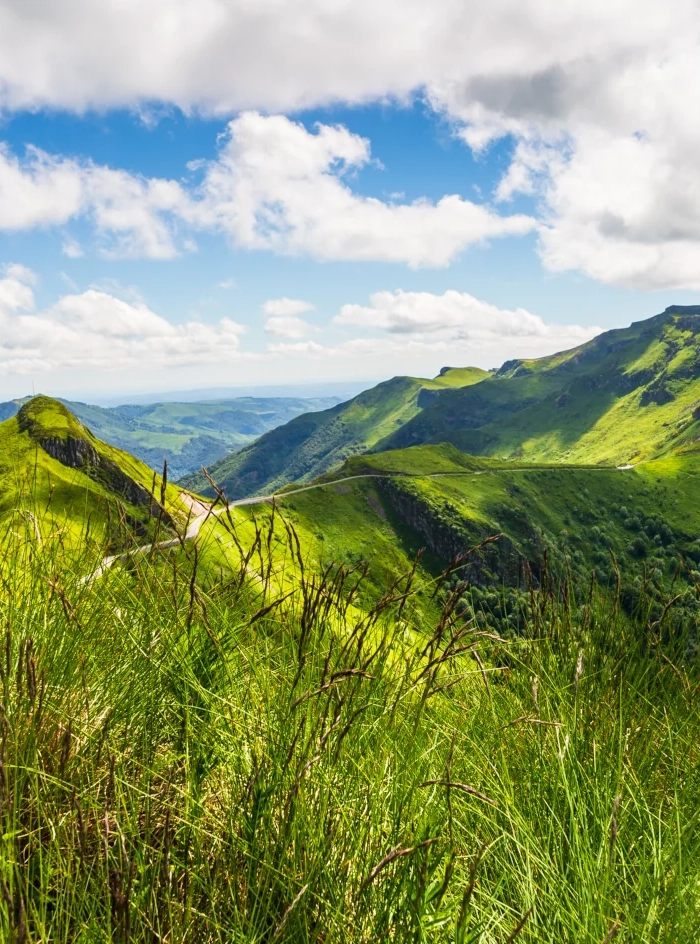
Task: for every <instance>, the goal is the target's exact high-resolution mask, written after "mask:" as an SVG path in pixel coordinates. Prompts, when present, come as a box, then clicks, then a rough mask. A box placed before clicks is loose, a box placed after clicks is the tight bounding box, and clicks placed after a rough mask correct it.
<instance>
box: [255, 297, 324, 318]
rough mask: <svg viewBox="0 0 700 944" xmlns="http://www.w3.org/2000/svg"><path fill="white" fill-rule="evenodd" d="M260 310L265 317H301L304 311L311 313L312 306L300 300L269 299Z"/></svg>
mask: <svg viewBox="0 0 700 944" xmlns="http://www.w3.org/2000/svg"><path fill="white" fill-rule="evenodd" d="M262 310H263V312H264V313H265V314H266V315H302V314H303V313H304V312H305V311H313V310H314V306H313V305H312V304H311V302H305V301H303V300H302V299H301V298H270V299H269V300H268V301H266V302H265V303H264V305H263V306H262Z"/></svg>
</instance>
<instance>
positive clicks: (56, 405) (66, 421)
mask: <svg viewBox="0 0 700 944" xmlns="http://www.w3.org/2000/svg"><path fill="white" fill-rule="evenodd" d="M17 422H18V424H19V428H20V431H21V432H27V433H29V435H30V437H31V438H32V439H36V440H41V439H69V438H70V439H75V438H78V439H88V438H90V437H91V434H90V432H89V431H88V429H87V428H86V427H85V426H83V424H82V423H81V422H80V420H79V419H78V418H77V417H76V416H74V415H73V414H72V413H71V411H70V410H69V409H68V407H67V406H65V405H64V404H63V403H61V402H60V401H59V400H54V399H52V398H51V397H47V396H44V395H43V394H39V395H38V396H36V397H32V399H31V400H28V401H27V402H26V403H25V404H24V405H23V406H22V407H20V409H19V411H18V413H17Z"/></svg>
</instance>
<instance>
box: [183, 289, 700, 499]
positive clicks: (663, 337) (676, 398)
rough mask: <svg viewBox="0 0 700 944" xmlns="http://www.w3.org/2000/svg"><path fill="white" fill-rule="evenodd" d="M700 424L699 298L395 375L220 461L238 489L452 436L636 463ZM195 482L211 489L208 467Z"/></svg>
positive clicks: (679, 442)
mask: <svg viewBox="0 0 700 944" xmlns="http://www.w3.org/2000/svg"><path fill="white" fill-rule="evenodd" d="M699 436H700V307H698V306H671V307H669V308H667V309H666V311H664V312H662V313H661V314H659V315H656V316H655V317H653V318H649V319H647V320H645V321H640V322H636V323H635V324H632V325H631V326H630V327H629V328H622V329H616V330H613V331H606V332H605V333H603V334H601V335H599V336H598V337H596V338H595V339H593V340H592V341H589V342H588V343H586V344H583V345H581V346H579V347H577V348H573V349H572V350H569V351H564V352H561V353H558V354H554V355H551V356H549V357H543V358H538V359H533V360H513V361H508V362H506V363H505V364H504V365H503V366H502V367H501V368H500V369H499V370H498V371H494V372H491V373H486V372H484V371H478V370H475V369H468V368H466V369H461V370H460V369H455V370H448V371H446V372H445V373H444V375H442V376H440V377H437V378H435V379H434V380H418V379H415V378H409V377H395V378H394V379H393V380H389V381H386V382H385V383H383V384H379V385H378V386H377V387H374V388H373V389H372V390H367V391H365V392H363V393H361V394H360V395H359V396H357V397H355V398H354V399H353V400H350V401H349V402H348V403H344V404H340V405H338V406H336V407H334V408H332V409H330V410H326V411H324V412H321V413H317V414H313V415H311V416H308V415H307V416H301V417H298V418H297V419H295V420H292V421H291V422H290V423H288V424H286V425H284V426H280V427H279V428H277V429H275V430H272V431H271V432H269V433H267V434H265V435H264V436H262V437H261V438H260V439H258V440H256V441H255V442H254V443H252V444H251V445H249V446H247V447H246V448H244V449H243V450H241V451H240V452H238V453H236V454H234V455H230V456H227V457H226V458H224V459H222V460H220V461H219V462H217V463H215V464H214V465H213V466H212V467H211V468H210V472H211V474H212V476H213V477H214V479H215V480H216V481H217V482H218V483H219V484H220V485H221V486H222V487H223V488H224V489H225V491H226V494H227V495H228V497H229V498H238V497H242V496H246V495H251V494H255V493H261V492H265V491H270V490H274V489H277V488H280V487H281V486H283V485H284V484H286V483H287V482H290V481H308V480H310V479H312V478H314V477H315V476H317V475H319V474H321V473H323V472H326V471H328V470H330V469H333V468H334V467H337V466H338V465H340V464H341V463H342V461H344V460H345V459H346V458H348V457H349V456H351V455H354V454H358V453H362V452H368V451H372V452H382V451H385V450H388V449H401V448H405V447H407V446H413V445H420V444H431V443H432V444H434V443H451V444H453V445H455V446H457V447H458V448H459V449H460V450H462V451H463V452H467V453H471V454H473V455H483V456H493V457H496V458H505V459H521V460H522V459H524V460H532V461H549V462H566V463H608V464H621V463H637V462H639V461H640V460H643V459H650V458H653V457H657V456H661V455H664V454H666V453H668V452H670V451H672V450H674V449H676V448H678V447H682V446H684V445H687V444H692V443H693V442H695V441H696V440H697V439H698V437H699ZM189 484H190V485H191V486H192V487H193V488H195V489H197V490H200V491H205V492H206V488H207V483H206V481H205V480H204V478H203V477H202V476H197V475H195V476H193V477H192V478H191V479H190V480H189Z"/></svg>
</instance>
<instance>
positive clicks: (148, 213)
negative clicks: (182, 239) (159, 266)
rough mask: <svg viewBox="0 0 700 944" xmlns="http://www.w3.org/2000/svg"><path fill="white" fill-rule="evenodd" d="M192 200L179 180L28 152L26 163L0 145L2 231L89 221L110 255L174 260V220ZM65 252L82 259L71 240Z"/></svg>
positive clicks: (66, 245) (39, 152)
mask: <svg viewBox="0 0 700 944" xmlns="http://www.w3.org/2000/svg"><path fill="white" fill-rule="evenodd" d="M188 202H189V198H188V196H187V194H186V193H185V191H184V190H183V188H182V187H181V186H180V184H178V183H177V182H175V181H171V180H160V179H147V178H144V177H140V176H138V175H136V174H131V173H127V172H126V171H122V170H114V169H112V168H109V167H102V166H99V165H95V164H94V163H92V162H91V161H83V162H82V163H81V162H78V161H75V160H68V159H65V158H62V157H60V156H53V155H50V154H46V153H44V152H43V151H39V150H38V149H36V148H33V147H30V148H28V149H27V151H26V154H25V155H24V156H23V157H22V158H20V157H18V156H17V155H15V154H12V153H11V152H10V151H9V149H8V148H7V147H6V146H5V145H2V144H0V230H10V231H12V230H14V231H18V230H27V229H31V228H34V227H40V226H56V225H62V224H66V223H68V222H70V221H71V220H72V219H75V218H77V217H81V216H82V217H86V218H87V219H89V220H90V221H91V222H92V223H93V225H94V226H95V229H96V232H97V239H98V243H99V246H100V249H101V252H102V254H103V255H104V256H108V257H110V256H120V257H141V258H149V259H170V258H172V257H174V256H175V255H177V254H178V251H179V248H178V241H177V236H176V220H178V219H179V218H181V217H182V216H183V215H184V216H187V207H188ZM63 252H64V254H65V255H67V256H68V257H69V258H77V257H78V256H80V255H81V253H82V249H81V247H80V245H79V244H78V243H77V242H76V241H75V240H74V239H72V238H71V237H70V236H67V237H66V238H65V239H64V244H63Z"/></svg>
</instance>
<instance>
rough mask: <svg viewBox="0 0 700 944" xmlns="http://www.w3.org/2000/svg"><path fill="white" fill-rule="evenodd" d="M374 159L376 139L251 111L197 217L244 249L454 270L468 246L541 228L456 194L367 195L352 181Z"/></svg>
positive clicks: (213, 167)
mask: <svg viewBox="0 0 700 944" xmlns="http://www.w3.org/2000/svg"><path fill="white" fill-rule="evenodd" d="M369 160H370V143H369V141H367V140H366V139H365V138H362V137H360V136H359V135H356V134H352V133H351V132H350V131H348V129H347V128H344V127H342V126H329V125H318V126H317V127H316V130H315V132H309V131H307V130H306V128H304V126H303V125H302V124H300V123H297V122H294V121H291V120H290V119H289V118H286V117H284V116H281V115H275V116H264V115H261V114H259V113H257V112H246V113H244V114H242V115H240V116H239V117H238V118H236V119H235V120H234V121H232V122H230V123H229V126H228V131H227V135H226V138H225V143H224V145H223V147H222V149H221V152H220V154H219V156H218V157H217V159H216V160H215V161H212V162H211V163H209V164H208V165H206V171H205V176H204V180H203V182H202V184H201V188H200V190H199V193H198V200H197V203H196V205H192V206H190V209H189V212H190V214H191V217H192V220H193V221H194V222H195V223H196V224H198V225H200V226H205V227H213V228H217V229H220V230H221V231H222V232H224V233H226V234H228V235H229V236H230V238H231V239H232V240H233V241H234V243H235V244H236V245H238V246H242V247H244V248H249V249H268V250H273V251H277V252H281V253H289V254H304V255H310V256H313V257H315V258H318V259H358V260H382V261H387V262H407V263H408V264H409V265H410V266H413V267H418V266H445V265H448V264H449V263H450V262H451V261H452V260H453V259H454V258H455V256H456V255H457V254H458V253H460V252H461V251H462V250H464V249H465V248H466V247H467V246H469V245H472V244H474V243H479V242H483V241H484V240H486V239H489V238H491V237H498V236H506V235H520V234H523V233H526V232H529V231H530V230H531V229H532V228H533V227H534V225H535V224H534V220H532V219H530V218H529V217H527V216H523V215H520V214H516V215H507V216H502V215H499V214H498V213H495V212H494V211H493V210H491V209H490V208H488V207H486V206H484V205H481V204H477V203H472V202H471V201H469V200H463V199H462V198H461V197H459V196H457V195H447V196H444V197H442V199H440V200H439V201H438V202H437V203H432V202H431V201H429V200H426V199H423V200H417V201H415V202H413V203H403V204H401V203H396V202H391V203H384V202H383V201H381V200H378V199H375V198H372V197H365V196H360V195H358V194H356V193H355V192H353V190H352V189H351V187H350V185H349V183H348V180H347V175H348V172H349V171H350V170H351V169H358V168H361V167H363V166H365V165H366V164H367V163H368V162H369Z"/></svg>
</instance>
